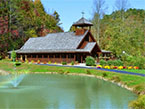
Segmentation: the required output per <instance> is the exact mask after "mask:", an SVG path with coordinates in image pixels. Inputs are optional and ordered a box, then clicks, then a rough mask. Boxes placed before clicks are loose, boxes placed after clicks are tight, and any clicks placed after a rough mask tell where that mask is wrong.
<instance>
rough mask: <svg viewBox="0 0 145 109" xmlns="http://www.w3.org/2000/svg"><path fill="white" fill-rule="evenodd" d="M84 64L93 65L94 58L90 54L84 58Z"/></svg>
mask: <svg viewBox="0 0 145 109" xmlns="http://www.w3.org/2000/svg"><path fill="white" fill-rule="evenodd" d="M85 60H86V65H87V66H95V65H96V64H95V59H94V58H93V57H91V56H89V57H87V58H86V59H85Z"/></svg>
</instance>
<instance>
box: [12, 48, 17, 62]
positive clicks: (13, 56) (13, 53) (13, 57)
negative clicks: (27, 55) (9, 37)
mask: <svg viewBox="0 0 145 109" xmlns="http://www.w3.org/2000/svg"><path fill="white" fill-rule="evenodd" d="M16 57H17V55H16V52H15V51H14V50H13V51H12V52H11V58H12V60H13V61H16Z"/></svg>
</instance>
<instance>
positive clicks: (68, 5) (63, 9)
mask: <svg viewBox="0 0 145 109" xmlns="http://www.w3.org/2000/svg"><path fill="white" fill-rule="evenodd" d="M41 1H42V3H43V5H44V8H45V10H46V11H47V12H48V13H53V12H54V11H55V10H56V11H57V12H58V13H59V15H60V19H61V23H62V25H61V27H62V28H63V29H64V31H68V30H69V28H70V27H71V25H72V23H73V22H75V21H77V20H79V19H80V18H81V17H82V14H81V12H82V11H84V12H85V15H84V16H85V18H87V19H91V18H92V16H93V7H94V4H93V0H41ZM105 1H106V2H105V4H106V6H107V7H108V9H107V10H106V13H107V14H110V13H112V11H114V10H115V8H114V4H115V0H105ZM128 1H129V4H130V5H129V7H130V8H137V9H145V0H128Z"/></svg>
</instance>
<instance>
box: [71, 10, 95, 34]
mask: <svg viewBox="0 0 145 109" xmlns="http://www.w3.org/2000/svg"><path fill="white" fill-rule="evenodd" d="M72 26H74V27H75V32H76V35H82V34H84V33H85V31H86V30H89V31H90V30H91V26H93V24H92V23H91V22H90V21H88V20H87V19H85V18H84V12H82V18H81V19H79V20H78V21H77V22H75V23H74V24H73V25H72Z"/></svg>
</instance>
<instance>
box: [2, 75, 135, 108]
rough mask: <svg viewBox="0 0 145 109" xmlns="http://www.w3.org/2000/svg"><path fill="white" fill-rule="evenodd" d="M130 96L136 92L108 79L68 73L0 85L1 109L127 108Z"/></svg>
mask: <svg viewBox="0 0 145 109" xmlns="http://www.w3.org/2000/svg"><path fill="white" fill-rule="evenodd" d="M4 78H5V77H2V76H0V82H2V81H4V80H5V79H4ZM133 99H136V95H135V94H133V93H132V92H130V91H127V90H126V89H123V88H120V87H118V86H116V85H114V84H111V83H109V82H104V81H102V80H99V79H96V78H90V77H80V76H68V75H45V74H35V75H27V76H25V78H24V79H23V80H22V82H21V83H20V84H19V86H18V89H12V88H0V108H50V109H78V108H79V109H80V108H82V109H94V108H95V109H96V108H99V109H100V108H101V109H102V108H106V109H112V108H117V109H118V108H121V109H126V108H128V102H129V101H130V100H133Z"/></svg>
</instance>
